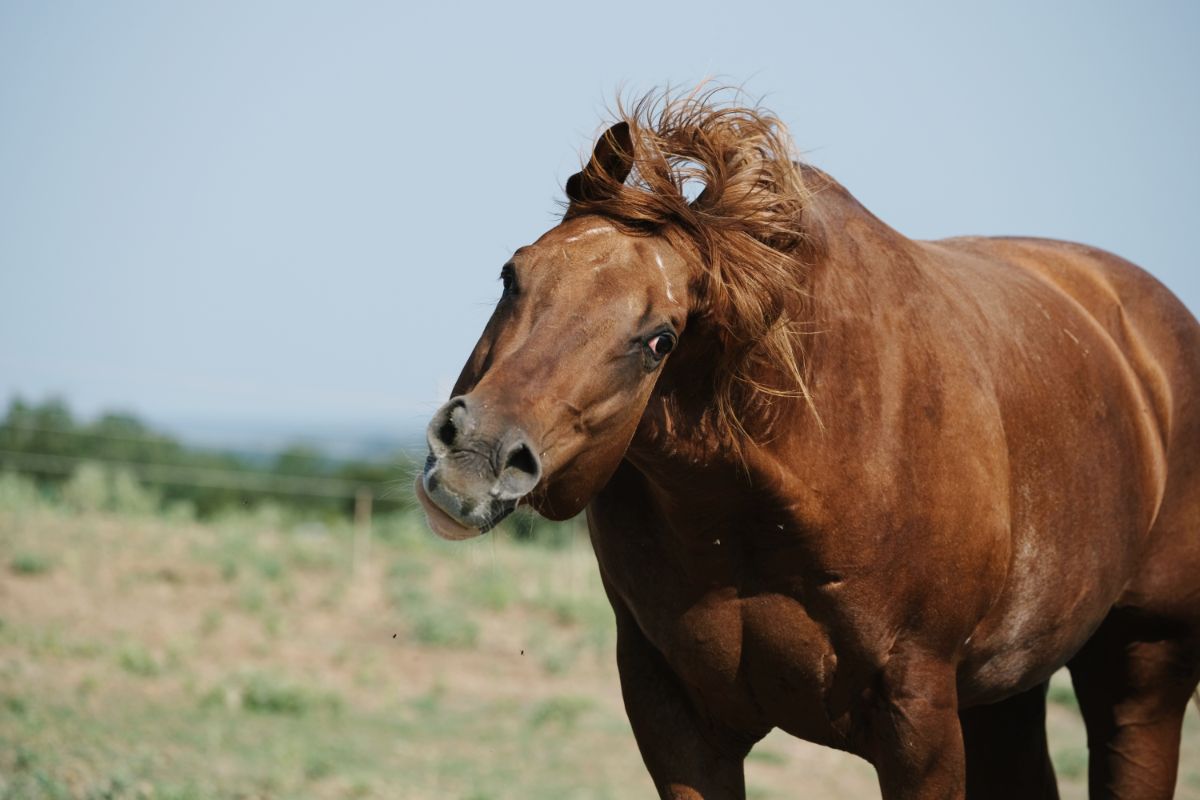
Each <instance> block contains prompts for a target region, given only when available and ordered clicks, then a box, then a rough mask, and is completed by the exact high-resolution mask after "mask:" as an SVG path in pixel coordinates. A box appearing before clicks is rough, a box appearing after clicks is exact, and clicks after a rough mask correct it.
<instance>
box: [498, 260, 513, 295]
mask: <svg viewBox="0 0 1200 800" xmlns="http://www.w3.org/2000/svg"><path fill="white" fill-rule="evenodd" d="M500 283H502V284H503V285H504V293H505V294H512V291H513V289H514V288H515V287H516V285H517V274H516V270H514V269H513V266H512V264H505V265H504V268H503V269H501V270H500Z"/></svg>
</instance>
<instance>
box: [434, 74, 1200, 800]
mask: <svg viewBox="0 0 1200 800" xmlns="http://www.w3.org/2000/svg"><path fill="white" fill-rule="evenodd" d="M619 113H620V116H621V119H620V121H619V122H618V123H617V124H616V125H614V126H613V127H612V128H610V129H609V130H608V132H607V133H606V134H605V135H604V136H602V137H601V139H600V141H599V142H598V144H597V146H596V148H595V152H594V153H593V155H592V158H591V160H590V161H589V163H588V164H587V165H586V166H585V168H584V169H583V170H582V172H580V173H579V174H577V175H575V176H573V177H572V178H571V180H570V181H569V182H568V184H567V194H568V196H569V198H570V203H569V205H568V207H567V210H566V214H565V216H564V219H563V221H562V222H561V224H559V225H557V226H556V227H554V228H553V229H551V230H550V231H548V232H547V233H546V234H544V235H543V236H542V237H541V238H540V239H538V240H537V241H536V242H535V243H533V244H532V245H529V246H527V247H522V248H521V249H519V250H518V251H517V252H516V253H515V254H514V256H513V257H512V260H511V261H510V262H509V263H508V264H506V265H505V266H504V268H503V270H502V272H501V278H502V280H503V283H504V291H503V297H502V298H501V299H500V302H499V304H498V306H497V307H496V310H495V313H494V314H493V316H492V318H491V321H490V322H489V323H488V325H487V327H486V328H485V330H484V332H483V336H482V338H481V339H480V340H479V343H478V345H477V346H476V348H475V351H474V352H473V353H472V355H471V357H470V359H469V361H468V362H467V364H466V367H465V369H464V370H463V372H462V375H461V377H460V378H459V380H458V383H457V385H456V386H455V388H454V394H453V397H452V399H451V400H450V401H449V402H448V403H447V404H446V405H445V406H443V407H442V408H441V410H439V411H438V412H437V414H436V415H435V416H434V418H433V421H432V423H431V424H430V426H429V437H428V438H429V447H430V455H429V459H428V461H427V463H426V467H425V471H424V475H423V477H422V479H420V480H418V485H417V494H418V496H419V498H420V500H421V502H422V504H423V506H424V507H425V510H426V512H427V514H428V517H429V520H430V524H431V526H432V527H433V528H434V530H435V531H437V532H438V533H439V534H441V535H442V536H445V537H448V538H464V537H467V536H473V535H476V534H478V533H479V532H481V531H485V530H488V529H489V528H490V527H491V526H493V525H495V524H496V522H497V521H498V520H499V519H500V518H502V517H503V516H504V515H505V514H507V513H508V512H509V511H511V510H512V509H513V508H514V506H515V505H517V504H519V503H528V504H529V505H530V506H532V507H533V508H534V509H536V510H537V511H538V512H540V513H542V514H544V515H546V516H548V517H551V518H554V519H564V518H567V517H570V516H572V515H574V514H576V513H578V512H579V511H580V510H582V509H584V508H586V509H587V518H588V525H589V528H590V531H591V538H592V543H593V546H594V548H595V552H596V556H597V558H598V561H599V565H600V572H601V575H602V577H603V580H604V585H605V587H606V589H607V592H608V595H609V598H610V600H611V602H612V606H613V610H614V612H615V614H616V622H617V635H618V638H617V662H618V665H619V668H620V675H621V685H622V691H623V694H624V698H625V705H626V708H627V710H628V714H629V718H630V721H631V723H632V725H633V730H634V733H635V735H636V738H637V742H638V746H639V747H640V749H641V752H642V756H643V758H644V760H645V762H646V766H647V768H648V769H649V771H650V774H651V776H652V778H653V780H654V783H655V786H656V787H657V789H658V791H659V793H660V794H661V795H662V796H664V797H671V798H697V797H702V798H710V799H711V798H740V797H743V796H744V780H743V771H742V762H743V758H744V757H745V755H746V754H747V752H748V751H749V749H750V747H751V746H752V745H753V744H754V743H755V742H756V741H758V740H759V739H760V738H761V737H762V736H764V735H765V734H766V733H767V732H768V731H769V730H771V729H772V728H773V727H779V728H782V729H784V730H786V731H788V732H790V733H792V734H794V735H795V736H799V737H802V738H804V739H808V740H811V741H814V742H819V743H821V744H825V745H828V746H831V747H836V748H840V749H843V750H847V751H849V752H852V753H856V754H858V755H860V756H862V757H863V758H865V759H867V760H869V761H870V762H871V763H872V764H874V766H875V768H876V770H877V772H878V775H879V781H880V785H881V787H882V792H883V796H884V797H885V798H888V799H889V800H891V799H893V798H961V797H964V796H965V797H969V798H988V797H997V798H1032V797H1055V796H1057V789H1056V787H1055V781H1054V772H1053V768H1052V766H1051V763H1050V758H1049V756H1048V754H1047V748H1046V738H1045V726H1044V714H1045V694H1046V686H1047V681H1048V679H1049V678H1050V676H1051V675H1052V674H1053V673H1054V672H1055V670H1057V669H1059V668H1060V667H1062V666H1063V665H1064V664H1065V665H1067V666H1068V667H1069V668H1070V671H1071V676H1072V678H1073V680H1074V683H1075V689H1076V693H1077V695H1078V698H1079V704H1080V707H1081V709H1082V711H1083V716H1084V720H1085V722H1086V725H1087V730H1088V741H1089V746H1090V748H1091V761H1090V765H1089V781H1090V786H1091V796H1092V797H1093V798H1100V797H1111V798H1169V797H1170V796H1171V794H1172V791H1173V787H1174V783H1175V777H1176V772H1177V762H1178V753H1179V738H1180V729H1181V724H1182V720H1183V715H1184V713H1185V711H1186V707H1187V704H1188V698H1189V697H1190V696H1191V694H1192V692H1193V691H1194V690H1195V688H1196V686H1197V682H1198V681H1200V325H1198V324H1197V322H1196V320H1195V319H1194V318H1193V317H1192V316H1191V315H1190V314H1189V313H1188V311H1187V310H1186V309H1185V308H1184V307H1183V305H1182V304H1180V302H1179V301H1178V300H1177V299H1176V298H1174V297H1173V296H1172V295H1171V293H1170V292H1169V291H1167V289H1166V288H1164V287H1163V286H1162V285H1161V284H1159V283H1158V282H1157V281H1155V280H1154V279H1153V278H1152V277H1150V276H1149V275H1148V274H1146V273H1145V272H1143V271H1141V270H1140V269H1138V268H1137V267H1135V266H1134V265H1132V264H1130V263H1129V262H1127V261H1124V260H1122V259H1121V258H1118V257H1117V256H1114V255H1111V254H1109V253H1106V252H1103V251H1100V250H1096V249H1094V248H1091V247H1086V246H1083V245H1078V244H1068V243H1065V242H1056V241H1046V240H1040V239H1024V238H961V239H950V240H945V241H937V242H919V241H912V240H910V239H907V238H905V237H904V236H902V235H900V234H899V233H897V232H896V231H894V230H892V229H891V228H889V227H888V226H887V225H885V224H884V223H882V222H881V221H879V220H878V219H876V218H875V217H874V216H872V215H871V213H870V212H868V211H867V210H866V209H864V208H863V207H862V206H861V205H859V204H858V203H857V202H856V201H855V200H854V198H853V197H852V196H851V195H850V194H849V193H848V192H847V191H846V190H845V189H843V188H842V187H841V186H840V185H838V184H837V183H835V182H834V181H833V180H832V179H831V178H829V177H828V176H826V175H824V174H823V173H821V172H819V171H817V170H815V169H813V168H811V167H807V166H801V165H797V164H796V163H794V162H793V160H792V157H791V150H790V145H789V142H788V140H787V135H786V132H785V131H784V129H783V127H782V125H781V124H780V123H779V121H778V120H777V119H775V118H774V117H772V116H771V115H770V114H768V113H766V112H764V111H762V110H758V109H747V108H740V107H737V106H736V105H735V104H730V103H721V102H719V98H714V97H713V96H712V95H711V94H705V95H699V96H697V95H693V96H688V97H684V98H674V99H672V98H669V97H659V98H657V99H649V100H644V101H642V102H641V103H639V104H637V106H635V107H634V108H633V109H632V110H631V111H630V112H628V113H626V112H619ZM694 182H698V183H699V184H702V185H703V187H704V189H703V192H702V193H700V195H699V196H698V197H695V199H693V200H689V198H688V195H689V194H690V192H689V191H688V187H689V185H691V184H693V183H694Z"/></svg>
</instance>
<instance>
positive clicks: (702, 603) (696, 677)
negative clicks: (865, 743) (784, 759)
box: [618, 584, 834, 741]
mask: <svg viewBox="0 0 1200 800" xmlns="http://www.w3.org/2000/svg"><path fill="white" fill-rule="evenodd" d="M655 589H658V590H660V591H654V590H655ZM618 594H619V595H620V596H621V597H622V599H623V600H624V602H625V605H626V607H627V608H628V610H629V611H630V613H631V615H632V616H633V618H634V619H635V620H636V622H637V625H638V628H639V629H640V634H641V635H643V636H645V637H646V639H647V640H648V641H649V643H650V644H651V645H652V646H653V647H654V648H655V649H656V650H657V651H658V652H659V653H660V654H661V655H662V657H663V659H664V660H665V661H666V663H667V665H668V666H669V668H670V669H671V671H672V672H673V673H674V674H675V675H676V676H677V677H678V679H679V680H680V681H681V683H682V684H683V685H684V686H685V687H686V688H687V689H688V691H690V692H691V693H692V694H693V696H694V697H695V698H696V699H697V700H698V701H700V704H701V705H703V706H704V707H706V708H707V709H708V710H709V711H710V712H712V713H714V714H715V715H716V716H717V717H719V718H722V719H723V720H725V721H726V723H728V724H730V725H731V726H732V727H734V728H742V729H745V730H752V729H756V728H763V727H764V726H765V727H771V726H780V727H783V728H785V729H788V730H791V731H793V732H794V733H798V734H800V735H804V736H805V737H806V738H809V739H812V740H814V741H828V740H829V735H828V733H827V731H828V730H829V727H828V720H827V718H826V717H825V712H824V702H823V700H822V693H823V692H824V690H825V688H826V687H827V685H828V680H829V679H830V677H831V674H832V668H833V664H834V659H833V657H832V650H831V648H830V645H829V641H828V639H827V637H826V636H825V634H824V632H823V630H822V629H821V628H820V627H819V626H818V625H817V624H816V623H815V622H813V620H812V618H811V617H810V616H809V615H808V614H807V612H806V611H805V609H804V608H803V607H802V606H801V605H799V603H797V602H796V601H795V600H794V599H792V598H790V597H787V596H785V595H782V594H773V593H764V594H757V595H755V596H752V597H743V596H739V594H738V592H737V590H736V589H734V588H732V587H727V588H721V589H713V590H710V591H707V592H701V593H698V594H697V595H695V596H694V597H692V598H691V599H690V600H683V599H682V597H683V595H682V594H677V593H674V592H671V591H667V590H665V587H662V586H661V584H660V585H658V586H653V585H650V586H647V585H641V586H632V585H631V586H628V587H618Z"/></svg>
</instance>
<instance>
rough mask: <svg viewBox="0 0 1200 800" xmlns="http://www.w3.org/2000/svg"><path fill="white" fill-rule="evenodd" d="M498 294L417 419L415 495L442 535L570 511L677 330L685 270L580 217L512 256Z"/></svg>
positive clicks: (601, 473)
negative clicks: (419, 446)
mask: <svg viewBox="0 0 1200 800" xmlns="http://www.w3.org/2000/svg"><path fill="white" fill-rule="evenodd" d="M501 279H502V281H503V284H504V291H503V296H502V297H501V298H500V301H499V303H498V304H497V306H496V310H495V312H494V313H493V314H492V318H491V320H490V321H489V322H488V324H487V327H486V328H485V329H484V331H483V336H482V337H481V338H480V340H479V343H478V344H477V345H476V346H475V350H474V352H473V353H472V355H471V358H470V360H469V361H468V362H467V365H466V367H465V368H464V369H463V372H462V375H461V376H460V377H459V379H458V383H457V384H456V385H455V387H454V397H453V398H451V400H450V401H449V402H448V403H446V405H444V406H442V408H441V409H439V410H438V412H437V413H436V414H434V417H433V420H432V422H430V424H429V430H428V434H427V437H428V440H429V458H428V460H427V461H426V464H425V471H424V474H423V475H422V476H421V477H420V478H419V479H418V481H417V487H416V489H417V496H418V498H419V499H420V501H421V503H422V505H423V506H424V508H425V510H426V513H427V515H428V516H429V521H430V524H431V527H433V529H434V530H435V531H436V532H437V533H438V534H439V535H441V536H443V537H445V538H451V539H461V538H467V537H469V536H474V535H477V534H478V533H480V532H482V531H486V530H488V529H489V528H491V527H492V526H493V525H495V524H496V523H497V522H499V521H500V519H502V518H503V517H504V516H506V515H507V514H508V513H509V512H510V511H512V510H513V508H515V507H516V505H517V504H518V503H519V502H527V503H529V504H530V505H531V506H533V507H534V509H536V510H537V511H539V512H540V513H542V514H544V515H545V516H548V517H550V518H552V519H566V518H568V517H570V516H573V515H574V514H577V513H579V511H580V510H582V508H583V507H584V506H585V505H586V504H587V503H588V502H589V501H590V500H591V499H592V497H594V496H595V494H596V493H597V492H598V491H599V490H600V488H601V487H602V486H603V485H604V484H605V483H606V482H607V481H608V479H609V477H610V476H611V475H612V473H613V471H614V470H615V469H616V467H617V465H618V464H619V463H620V461H621V458H622V457H623V456H624V453H625V450H626V448H627V447H628V445H629V442H630V440H631V438H632V437H633V434H634V431H635V430H636V428H637V426H638V422H639V420H640V419H641V416H642V414H643V412H644V410H645V408H646V404H647V401H648V399H649V397H650V395H651V392H652V391H653V389H654V385H655V381H656V378H657V375H658V374H659V372H660V371H661V370H662V367H663V363H664V362H665V361H666V360H667V358H669V354H670V353H671V351H672V350H673V349H674V348H675V345H676V344H677V342H678V340H679V337H680V336H681V335H682V334H683V328H684V324H685V323H686V320H687V314H688V307H689V288H688V287H689V273H688V270H687V266H686V262H685V260H684V258H683V257H681V256H680V255H679V254H678V253H677V252H676V251H675V250H674V249H672V248H671V247H670V246H669V245H668V244H667V241H666V240H665V239H664V238H662V237H658V236H635V235H632V234H628V233H625V232H622V231H620V230H618V229H617V228H615V227H614V226H613V225H611V224H610V223H609V222H607V221H606V220H605V219H604V218H602V217H597V216H580V217H575V218H572V219H569V220H568V221H566V222H564V223H563V224H561V225H559V226H558V227H556V228H554V229H552V230H550V231H549V232H548V233H546V234H545V235H544V236H542V237H541V238H540V239H539V240H538V241H537V242H535V243H534V244H532V245H529V246H528V247H523V248H521V249H520V250H518V251H517V252H516V254H515V255H514V256H513V258H512V260H511V261H510V262H509V263H508V264H506V265H505V266H504V268H503V271H502V273H501Z"/></svg>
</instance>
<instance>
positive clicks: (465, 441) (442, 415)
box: [416, 396, 542, 539]
mask: <svg viewBox="0 0 1200 800" xmlns="http://www.w3.org/2000/svg"><path fill="white" fill-rule="evenodd" d="M425 438H426V440H427V441H428V442H429V457H428V458H427V459H426V460H425V469H424V472H423V473H422V475H421V477H420V478H418V480H417V486H416V494H417V499H418V500H419V501H420V503H421V505H422V507H423V508H424V509H425V513H426V516H427V517H428V519H429V526H430V527H431V528H433V531H434V532H435V533H437V534H438V535H439V536H441V537H443V538H446V539H466V538H469V537H471V536H477V535H479V534H480V533H485V532H487V531H489V530H491V529H492V528H494V527H495V526H496V525H497V524H498V523H499V522H500V520H502V519H504V518H505V517H506V516H508V515H509V514H511V513H512V511H513V509H515V508H516V507H517V502H518V501H519V500H520V499H521V498H522V497H524V496H525V495H527V494H528V493H529V492H530V491H532V490H533V487H535V486H536V485H537V483H538V481H539V480H541V477H542V466H541V462H540V460H539V459H538V456H537V453H536V451H535V450H534V448H533V446H532V445H531V444H530V442H529V439H528V437H527V436H526V435H525V432H524V431H523V430H521V429H520V428H519V427H517V426H515V425H510V424H502V423H500V420H498V419H490V420H489V419H484V418H482V415H480V414H478V413H477V409H476V407H475V404H474V403H472V402H471V400H470V398H469V397H468V396H462V397H456V398H454V399H452V400H451V401H450V402H448V403H446V405H444V406H442V407H441V408H440V409H438V412H437V413H436V414H434V415H433V420H432V421H431V422H430V423H429V428H428V430H427V431H426V435H425Z"/></svg>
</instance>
